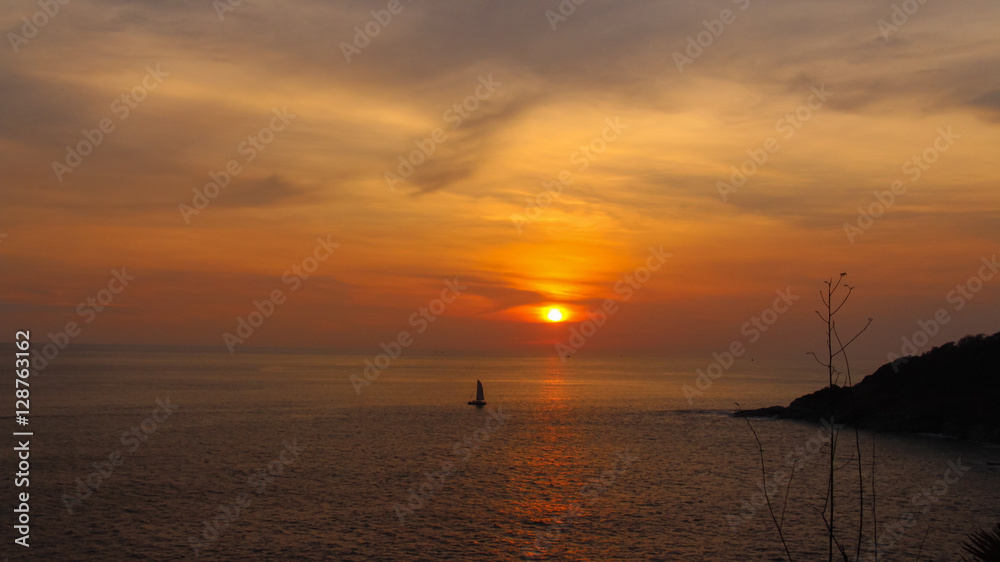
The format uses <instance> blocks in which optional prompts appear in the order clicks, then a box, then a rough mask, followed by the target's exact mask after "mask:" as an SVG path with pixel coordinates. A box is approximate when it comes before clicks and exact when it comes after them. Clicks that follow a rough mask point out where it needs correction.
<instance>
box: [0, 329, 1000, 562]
mask: <svg viewBox="0 0 1000 562" xmlns="http://www.w3.org/2000/svg"><path fill="white" fill-rule="evenodd" d="M364 359H365V357H349V356H327V355H295V354H237V355H229V354H224V353H191V352H163V351H156V352H151V351H148V350H128V349H124V348H123V349H106V350H93V349H83V348H79V349H76V350H73V349H70V350H67V353H65V354H64V355H62V356H60V357H58V358H57V360H55V361H53V363H52V364H51V365H50V366H49V367H48V368H47V369H45V370H44V371H42V372H40V373H38V374H37V375H35V376H33V378H32V387H31V388H32V395H31V400H32V415H31V419H30V427H28V428H25V429H29V430H31V431H33V432H34V436H33V437H31V457H30V461H31V487H30V494H31V502H30V510H31V511H30V513H31V533H30V544H31V547H30V549H27V548H22V547H19V546H16V545H14V544H13V534H12V533H13V531H12V525H11V523H10V522H11V521H12V516H11V511H10V509H9V508H8V509H7V510H5V511H6V513H7V515H6V516H5V519H6V520H7V521H8V523H7V524H5V525H4V528H5V531H4V533H5V540H4V555H5V556H7V557H9V559H10V560H129V559H143V560H181V559H195V558H198V559H204V560H372V559H380V560H431V559H453V560H519V559H520V560H688V559H691V560H781V559H785V558H784V556H785V555H784V548H783V547H782V544H781V541H780V540H779V537H778V534H777V532H776V531H775V525H774V522H773V521H772V520H771V516H770V514H769V513H768V510H767V507H766V506H763V505H761V504H762V500H763V497H764V496H763V494H761V493H760V488H759V487H758V484H760V482H761V476H762V474H761V465H760V458H759V452H758V448H757V445H756V443H755V441H754V437H753V434H752V433H751V432H750V429H749V428H748V427H747V424H746V422H745V421H744V420H741V419H736V418H733V417H731V416H730V415H729V413H730V412H731V411H732V409H733V407H734V406H733V402H734V401H739V402H740V404H741V405H742V406H743V407H744V408H752V407H759V406H765V405H771V404H785V403H787V402H788V401H789V400H790V399H792V398H794V397H796V396H799V395H801V394H803V393H805V392H809V391H811V390H814V389H815V388H818V386H819V385H821V384H822V376H821V374H820V373H816V372H815V371H814V370H812V368H811V367H809V366H808V365H807V364H802V365H799V364H794V365H792V364H775V363H770V364H768V363H767V362H765V361H758V362H756V363H752V364H750V366H747V365H736V366H734V367H733V368H732V369H730V370H729V371H727V372H726V373H725V374H724V375H723V376H722V377H721V378H720V379H719V380H717V381H715V382H714V383H713V385H712V386H711V387H710V388H708V389H707V390H706V391H705V393H704V395H703V396H702V397H700V398H698V399H697V400H696V401H695V402H694V404H690V403H689V402H688V401H687V400H686V399H685V398H684V396H683V394H682V392H681V385H683V384H694V378H695V369H696V368H703V367H704V366H705V364H706V361H705V360H704V359H693V360H689V361H685V360H676V359H642V358H625V357H610V358H575V359H572V360H570V361H568V362H567V363H565V364H563V363H562V362H561V361H560V360H559V359H557V358H555V357H535V358H484V357H453V356H444V355H434V356H420V357H416V356H413V357H405V356H404V357H401V358H398V359H396V360H395V361H394V362H393V364H392V366H391V367H390V368H389V369H388V370H387V371H385V372H384V373H383V374H382V375H381V376H380V377H379V378H378V379H376V380H375V381H373V382H372V384H371V385H370V386H365V387H363V388H362V389H361V393H360V395H359V394H357V393H356V392H355V389H354V387H353V386H352V385H351V383H350V382H349V378H350V376H351V375H352V374H360V373H361V369H362V367H363V361H364ZM477 379H479V380H482V381H483V384H484V386H485V389H486V399H487V401H488V403H489V405H488V406H487V407H486V408H482V409H480V408H476V407H473V406H468V405H467V404H466V402H467V401H468V400H469V399H470V398H471V395H472V394H473V392H474V389H475V383H476V380H477ZM157 408H159V410H157ZM5 419H9V418H5ZM752 423H753V426H754V429H755V430H756V431H757V433H758V435H759V437H760V440H761V443H762V445H763V448H764V452H765V462H766V468H765V474H766V475H767V477H768V478H769V479H770V482H772V483H773V482H776V481H779V482H787V478H788V477H789V476H788V475H791V481H790V483H788V484H787V485H783V486H778V487H776V488H773V489H775V490H777V493H775V494H773V498H772V502H774V506H775V510H776V516H777V517H778V518H779V519H780V520H781V525H782V529H783V533H784V536H785V541H786V543H787V545H788V548H789V550H790V551H791V553H792V556H793V557H794V558H795V559H796V560H818V559H825V553H826V548H827V538H826V532H825V527H824V522H823V520H822V518H821V516H820V511H821V509H822V507H823V504H824V496H825V490H826V484H825V478H826V472H825V470H826V467H825V464H826V463H828V462H829V459H828V457H827V456H826V455H827V452H826V451H827V449H826V448H825V447H826V445H824V438H825V435H826V433H825V431H826V430H824V429H823V428H822V427H821V426H816V425H812V424H804V423H797V422H787V421H772V420H754V421H753V422H752ZM10 425H11V426H13V424H12V423H11V424H10ZM11 439H12V438H11ZM873 440H874V451H875V455H876V461H875V463H874V470H875V473H874V474H875V475H874V482H875V485H874V493H875V498H876V501H875V505H876V515H877V522H878V532H879V534H880V539H881V540H882V543H883V545H884V546H883V549H882V550H881V554H880V559H882V560H914V559H916V557H917V554H918V552H919V553H920V559H921V560H957V559H959V557H960V555H959V548H960V544H961V542H962V540H963V539H964V536H965V534H966V533H968V532H971V531H973V530H976V529H978V528H981V527H987V526H992V525H994V524H995V523H996V522H997V521H1000V466H997V465H996V464H995V463H997V462H998V461H1000V449H997V448H995V447H989V446H984V445H979V444H972V443H965V442H960V441H955V440H949V439H943V438H938V437H933V436H899V435H888V434H880V435H877V436H873V435H871V434H868V433H862V434H861V435H860V437H859V441H860V447H861V448H862V451H863V453H864V461H863V463H862V471H863V474H864V476H865V483H866V484H865V486H866V488H865V502H866V508H865V520H864V527H863V529H861V536H862V544H863V548H862V558H863V559H865V558H864V556H865V555H868V554H869V553H870V552H871V550H870V546H871V543H872V531H873V524H872V520H871V511H870V503H869V502H870V501H871V495H872V494H871V493H872V486H871V483H872V479H871V474H872V462H871V452H872V445H873ZM839 443H840V444H839V446H838V452H839V456H840V458H839V459H838V461H837V464H838V466H840V465H843V468H842V469H840V470H838V472H837V486H838V493H837V496H836V497H835V499H836V501H837V504H836V506H837V510H838V519H837V520H835V522H834V525H835V529H836V530H837V534H838V537H839V538H840V539H841V540H842V541H843V543H844V546H845V548H847V549H848V550H849V551H850V552H851V553H854V551H855V547H854V545H856V544H857V542H858V528H857V509H858V500H857V490H858V480H857V478H858V474H857V472H858V466H857V464H856V463H855V462H853V461H852V455H853V454H854V453H855V447H856V444H855V436H854V433H853V432H848V431H844V432H843V433H842V434H841V436H840V441H839ZM3 458H4V463H3V466H5V467H8V470H10V469H11V468H13V467H14V466H15V458H14V456H13V451H12V448H11V447H5V448H4V455H3ZM949 470H950V471H951V472H948V471H949ZM11 472H13V471H12V470H11ZM783 473H784V474H783ZM946 480H948V482H946ZM88 483H89V484H88ZM13 490H14V489H13V487H12V486H11V485H10V484H8V486H7V488H6V491H5V492H4V494H5V497H6V498H7V499H5V502H4V505H5V506H7V505H9V501H12V500H13ZM786 494H787V501H786V500H785V496H786ZM783 506H784V509H782V508H783Z"/></svg>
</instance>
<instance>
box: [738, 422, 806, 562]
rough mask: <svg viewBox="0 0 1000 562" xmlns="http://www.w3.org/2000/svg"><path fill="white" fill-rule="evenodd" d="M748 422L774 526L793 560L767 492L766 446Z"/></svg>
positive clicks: (765, 497) (790, 560) (787, 553)
mask: <svg viewBox="0 0 1000 562" xmlns="http://www.w3.org/2000/svg"><path fill="white" fill-rule="evenodd" d="M736 409H737V410H738V411H739V412H740V413H741V414H742V413H743V408H741V407H740V403H739V402H736ZM743 419H744V420H746V422H747V427H749V428H750V432H751V433H753V438H754V441H756V442H757V450H758V451H760V476H761V479H762V482H763V484H764V499H765V500H766V501H767V511H768V512H769V513H770V514H771V521H774V527H775V528H776V529H777V530H778V538H780V539H781V546H783V547H785V554H786V555H787V556H788V562H792V553H791V552H789V551H788V544H787V543H786V542H785V535H784V534H783V533H782V532H781V525H780V524H779V523H778V518H777V517H775V516H774V509H773V508H772V507H771V498H770V497H769V496H768V493H767V470H766V468H765V467H764V446H763V445H762V444H761V442H760V438H759V437H757V431H756V430H755V429H754V428H753V424H751V423H750V418H748V417H745V416H744V418H743Z"/></svg>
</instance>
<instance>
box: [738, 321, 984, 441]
mask: <svg viewBox="0 0 1000 562" xmlns="http://www.w3.org/2000/svg"><path fill="white" fill-rule="evenodd" d="M831 414H832V415H833V417H834V419H835V421H836V422H837V423H846V424H852V425H857V426H858V427H861V428H864V429H871V430H875V431H890V432H903V433H934V434H942V435H947V436H951V437H957V438H960V439H966V440H970V441H981V442H988V443H1000V332H998V333H996V334H993V335H992V336H986V335H978V336H966V337H964V338H962V339H961V340H960V341H958V342H957V343H956V342H950V343H947V344H945V345H942V346H941V347H935V348H934V349H932V350H931V351H929V352H927V353H925V354H923V355H921V356H919V357H912V356H911V357H904V358H901V359H898V360H896V361H894V362H893V363H887V364H885V365H882V366H881V367H879V368H878V370H876V371H875V372H874V373H872V374H871V375H868V376H867V377H865V378H864V379H863V380H862V381H861V382H859V383H858V384H856V385H854V386H853V387H846V388H845V387H840V386H836V385H834V386H833V387H826V388H823V389H821V390H818V391H816V392H813V393H812V394H807V395H805V396H802V397H800V398H797V399H795V400H794V401H792V403H791V404H789V405H788V406H770V407H767V408H759V409H756V410H745V411H743V412H736V413H735V415H737V416H739V415H742V416H747V417H773V418H781V419H794V420H805V421H813V422H819V421H820V420H821V419H829V418H830V416H831Z"/></svg>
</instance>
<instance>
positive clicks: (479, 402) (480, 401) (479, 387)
mask: <svg viewBox="0 0 1000 562" xmlns="http://www.w3.org/2000/svg"><path fill="white" fill-rule="evenodd" d="M485 405H486V400H485V399H484V396H483V383H482V382H481V381H478V380H477V381H476V399H475V400H469V406H479V407H480V408H482V407H483V406H485Z"/></svg>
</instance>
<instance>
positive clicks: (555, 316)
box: [545, 308, 564, 322]
mask: <svg viewBox="0 0 1000 562" xmlns="http://www.w3.org/2000/svg"><path fill="white" fill-rule="evenodd" d="M545 318H547V319H548V320H549V322H562V320H563V318H564V315H563V311H561V310H559V309H558V308H550V309H549V310H548V311H547V312H546V313H545Z"/></svg>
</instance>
